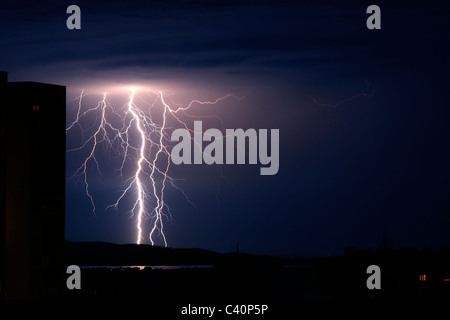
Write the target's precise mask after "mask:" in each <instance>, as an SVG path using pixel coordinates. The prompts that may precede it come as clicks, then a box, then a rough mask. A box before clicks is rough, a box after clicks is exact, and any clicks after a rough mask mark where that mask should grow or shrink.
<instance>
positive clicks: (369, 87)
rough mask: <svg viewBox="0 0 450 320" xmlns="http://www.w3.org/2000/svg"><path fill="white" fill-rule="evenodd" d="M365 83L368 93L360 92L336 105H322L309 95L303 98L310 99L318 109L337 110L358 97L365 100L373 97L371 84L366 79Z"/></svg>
mask: <svg viewBox="0 0 450 320" xmlns="http://www.w3.org/2000/svg"><path fill="white" fill-rule="evenodd" d="M365 81H366V86H367V88H368V89H369V92H361V93H357V94H355V95H353V96H351V97H348V98H345V99H343V100H341V101H338V102H336V103H323V102H319V101H318V100H317V99H316V98H314V97H312V96H309V95H306V94H305V96H306V97H307V98H308V99H310V100H311V101H312V102H313V103H314V104H315V105H317V106H319V107H326V108H337V107H340V106H341V105H343V104H346V103H348V102H350V101H353V100H355V99H357V98H360V97H366V98H371V97H373V94H374V88H373V85H372V83H371V82H369V81H368V80H367V79H365Z"/></svg>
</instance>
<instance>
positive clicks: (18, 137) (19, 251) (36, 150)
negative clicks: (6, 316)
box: [0, 72, 66, 298]
mask: <svg viewBox="0 0 450 320" xmlns="http://www.w3.org/2000/svg"><path fill="white" fill-rule="evenodd" d="M0 97H1V99H0V107H1V111H0V113H1V122H0V126H1V130H0V148H1V151H0V152H2V155H1V173H0V179H1V188H2V190H1V194H2V199H1V200H2V201H1V208H0V237H1V239H0V250H1V257H0V259H1V261H0V262H1V263H0V264H1V269H0V272H1V278H0V282H1V283H0V285H1V287H0V290H1V292H0V294H1V296H2V298H33V297H42V296H46V295H54V294H55V293H56V291H58V290H59V286H60V282H61V281H60V277H61V276H62V275H63V272H64V270H63V262H64V260H63V259H64V256H63V248H64V210H65V191H64V190H65V121H66V116H65V115H66V88H65V87H64V86H59V85H51V84H44V83H37V82H8V79H7V73H6V72H0Z"/></svg>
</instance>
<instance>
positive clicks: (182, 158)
mask: <svg viewBox="0 0 450 320" xmlns="http://www.w3.org/2000/svg"><path fill="white" fill-rule="evenodd" d="M85 97H86V95H85V93H84V91H82V92H81V94H80V95H79V96H78V97H77V99H76V101H77V112H76V116H75V119H74V120H73V122H71V123H70V124H69V125H68V126H67V128H66V133H67V134H70V133H71V132H72V131H73V132H74V133H72V134H75V131H74V130H73V129H74V128H75V127H78V128H79V129H80V130H81V132H82V134H81V142H80V145H79V147H76V148H73V149H70V150H67V152H68V153H74V152H79V153H81V154H83V161H82V162H81V164H80V165H79V167H78V168H77V169H76V170H75V172H74V174H73V176H72V177H75V176H81V177H82V178H83V182H84V189H85V193H86V196H87V198H88V199H89V201H90V203H91V205H92V209H93V211H94V213H95V212H96V205H95V194H93V192H92V191H91V189H90V185H91V184H92V183H93V182H94V180H95V179H98V175H97V176H95V175H91V174H89V172H90V170H89V168H91V167H94V168H95V169H96V170H97V171H98V172H100V171H101V167H102V166H101V164H102V162H103V161H105V160H104V158H105V157H104V153H105V152H111V151H112V152H114V153H115V154H116V155H117V156H118V157H119V158H120V165H119V166H118V168H117V172H119V175H120V177H121V178H123V181H124V182H123V185H120V186H118V190H120V194H119V196H118V197H117V199H116V201H115V202H114V203H112V204H110V205H109V206H108V207H106V208H111V207H113V208H118V206H119V204H120V203H121V202H122V201H123V200H124V198H125V197H131V198H132V199H133V202H132V204H131V205H130V208H129V209H128V210H129V212H130V213H131V215H132V216H133V217H134V218H135V221H136V222H135V223H136V227H135V228H136V243H138V244H140V243H142V242H146V241H147V239H148V241H149V242H150V243H151V244H152V245H154V244H156V243H162V244H163V245H164V246H167V239H166V235H165V232H164V223H165V222H166V221H167V219H169V218H170V217H171V211H170V206H169V205H168V203H167V202H166V197H165V193H166V192H167V188H168V187H169V186H170V187H172V188H174V189H176V190H178V191H179V192H181V193H182V194H183V196H185V197H186V200H187V201H189V202H190V200H189V199H188V197H187V195H186V193H185V192H184V191H183V190H182V189H181V188H179V187H178V186H177V185H176V179H175V178H174V177H172V176H171V175H170V167H171V164H174V165H181V164H183V165H191V164H193V165H198V164H203V163H204V164H207V165H212V164H218V165H222V164H227V165H228V164H246V163H248V164H258V162H259V163H260V164H261V168H260V174H261V175H274V174H276V173H277V172H278V168H279V130H278V129H272V130H270V134H269V132H268V130H267V129H259V130H258V131H256V130H255V129H247V130H245V131H244V130H243V129H241V128H239V129H226V130H219V129H216V128H209V129H207V130H205V131H204V132H203V122H202V121H201V120H198V118H200V117H195V116H193V115H191V114H190V113H189V109H191V108H193V107H194V106H198V107H208V106H211V105H216V104H219V103H224V101H225V100H226V99H240V98H239V97H237V96H235V95H234V94H227V95H225V96H223V97H220V98H218V99H216V100H214V101H200V100H192V101H190V102H189V103H188V104H186V105H184V106H183V105H180V104H178V103H175V102H174V101H173V100H172V99H170V97H168V96H166V95H165V94H164V93H163V92H161V91H159V92H153V91H150V90H143V89H139V90H138V89H135V88H131V89H129V90H128V96H127V103H126V104H125V105H122V106H120V107H117V106H116V104H114V103H113V101H110V100H109V99H110V95H109V94H107V93H104V94H103V95H102V97H101V99H100V100H99V101H98V102H97V103H96V104H94V105H91V106H89V105H88V106H85V105H84V104H86V103H85V101H84V100H85ZM201 118H215V117H212V116H202V117H201ZM86 119H88V120H90V121H86ZM86 123H89V126H88V125H87V124H86ZM92 123H93V124H92ZM86 132H89V133H88V134H87V133H86ZM105 146H106V148H105ZM102 153H103V156H101V154H102ZM84 155H85V156H84ZM235 160H236V161H235Z"/></svg>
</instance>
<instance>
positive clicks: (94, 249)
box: [65, 241, 292, 268]
mask: <svg viewBox="0 0 450 320" xmlns="http://www.w3.org/2000/svg"><path fill="white" fill-rule="evenodd" d="M65 255H66V258H65V264H66V265H71V264H75V265H79V266H133V265H142V266H149V265H167V266H174V265H186V266H188V265H214V266H222V265H226V266H227V267H230V266H231V265H234V264H235V263H236V262H237V261H238V262H239V267H240V268H242V267H245V266H250V267H251V266H253V265H259V266H261V265H264V266H275V265H282V264H289V263H291V262H292V260H291V259H287V258H281V257H272V256H266V255H254V254H246V253H239V254H236V253H217V252H213V251H209V250H205V249H198V248H165V247H159V246H152V245H145V244H140V245H137V244H113V243H107V242H71V241H66V242H65Z"/></svg>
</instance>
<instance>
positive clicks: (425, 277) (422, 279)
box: [419, 274, 427, 281]
mask: <svg viewBox="0 0 450 320" xmlns="http://www.w3.org/2000/svg"><path fill="white" fill-rule="evenodd" d="M419 281H427V275H426V274H420V275H419Z"/></svg>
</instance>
